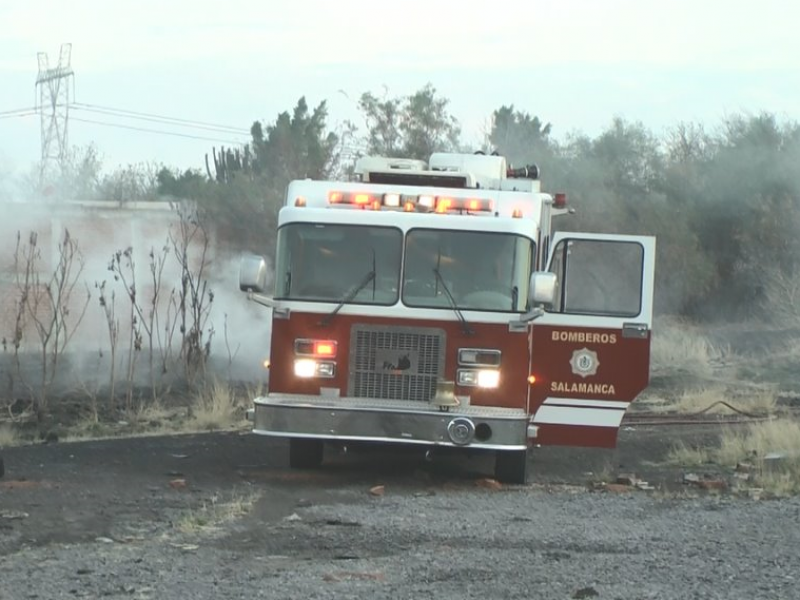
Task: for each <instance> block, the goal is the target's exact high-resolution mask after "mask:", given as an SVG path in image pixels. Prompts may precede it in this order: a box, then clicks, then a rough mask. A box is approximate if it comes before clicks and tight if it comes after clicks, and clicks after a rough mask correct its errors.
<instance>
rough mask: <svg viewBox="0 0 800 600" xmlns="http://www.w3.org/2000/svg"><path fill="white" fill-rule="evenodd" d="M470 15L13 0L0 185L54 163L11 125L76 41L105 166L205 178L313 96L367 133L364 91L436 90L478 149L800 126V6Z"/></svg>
mask: <svg viewBox="0 0 800 600" xmlns="http://www.w3.org/2000/svg"><path fill="white" fill-rule="evenodd" d="M474 6H475V7H474V8H467V3H465V2H463V1H460V2H451V1H449V0H439V1H438V2H435V3H434V2H431V1H430V0H423V1H420V0H403V1H402V2H377V1H376V0H372V1H361V0H339V1H338V2H337V1H333V2H332V1H330V0H304V1H303V2H296V1H295V2H286V1H284V0H270V1H269V2H263V1H259V2H256V1H252V0H227V1H226V2H224V3H219V2H214V3H211V2H202V1H199V0H193V1H192V2H188V1H186V0H170V2H163V0H137V1H135V2H129V1H127V0H118V1H116V2H107V3H105V2H98V1H96V0H92V1H89V0H71V1H70V2H63V1H62V0H28V1H27V2H24V3H23V2H19V1H18V0H0V175H2V174H3V173H21V172H23V171H26V170H28V169H30V168H31V167H32V166H33V165H34V164H35V163H36V162H37V161H38V159H39V157H40V154H41V140H40V134H41V123H40V117H39V115H37V114H28V115H27V116H13V117H7V116H5V115H8V114H10V111H16V110H19V109H26V108H31V107H35V106H36V104H37V102H38V98H37V88H36V85H35V82H36V77H37V69H38V67H37V53H39V52H44V53H46V54H47V55H48V60H49V65H50V66H54V65H55V64H57V63H58V55H59V51H60V48H61V45H62V44H65V43H69V44H71V45H72V46H71V67H72V69H73V70H74V78H73V79H72V83H73V84H74V86H73V87H72V88H71V90H70V91H71V92H72V100H73V101H74V102H76V103H80V105H84V106H83V107H80V106H79V105H78V104H76V105H74V106H73V107H72V108H71V109H70V110H69V118H70V121H69V124H68V128H67V133H68V141H69V144H70V145H71V146H86V145H88V144H94V145H95V146H96V147H97V148H98V150H99V152H100V155H101V157H102V160H103V165H104V167H105V169H108V170H113V169H115V168H118V167H120V166H125V165H129V164H134V165H135V164H143V163H158V164H164V165H166V166H170V167H173V168H178V169H187V168H203V164H204V156H205V154H206V153H210V151H211V149H212V147H217V148H219V147H220V146H221V145H225V146H230V145H232V144H237V143H243V142H246V141H247V139H248V135H247V131H248V130H249V128H250V125H251V124H252V123H253V122H254V121H262V122H264V123H269V122H272V121H274V120H275V118H276V117H277V115H278V114H279V113H280V112H283V111H285V110H291V109H292V108H293V107H294V105H295V104H296V103H297V101H298V99H299V98H300V97H301V96H305V97H306V99H307V101H308V102H309V104H310V105H311V106H316V105H317V104H318V103H319V102H321V101H323V100H325V101H327V103H328V108H329V125H330V127H331V128H332V129H335V128H336V126H337V125H338V124H339V123H341V122H342V121H343V120H345V119H350V120H354V121H356V122H360V121H359V113H358V111H357V108H356V102H357V99H358V97H359V96H360V94H362V93H363V92H366V91H371V92H373V93H376V94H382V93H384V92H386V91H388V93H389V94H390V95H391V96H401V95H407V94H411V93H413V92H415V91H417V90H418V89H420V88H422V87H423V86H424V85H425V84H427V83H431V84H432V85H433V86H434V87H435V88H436V90H437V92H438V93H439V94H440V95H441V96H443V97H446V98H448V99H449V101H450V110H451V113H452V114H453V115H454V116H455V117H456V118H457V119H458V120H459V121H460V123H461V125H462V130H463V139H464V141H466V142H474V143H475V144H476V145H477V144H478V143H479V142H480V140H481V138H482V135H483V133H484V132H485V131H486V129H487V127H488V124H489V119H490V117H491V113H492V111H493V110H494V109H496V108H498V107H500V106H502V105H509V104H513V105H514V106H515V107H516V108H518V109H520V110H524V111H527V112H529V113H531V114H534V115H537V116H539V117H540V118H541V119H542V120H543V121H545V122H549V123H551V124H552V126H553V135H554V136H555V137H556V138H563V137H564V136H566V135H568V134H570V133H571V132H583V133H587V134H590V135H596V134H597V133H599V132H600V131H602V130H603V128H604V127H607V126H608V125H609V124H610V123H611V120H612V119H613V118H614V117H615V116H621V117H624V118H625V119H628V120H631V121H640V122H642V123H643V124H644V125H645V126H647V127H649V128H651V129H652V130H653V131H654V132H655V133H657V134H658V133H661V132H664V131H666V130H667V129H669V128H670V127H673V126H675V125H677V124H678V123H679V122H685V121H692V122H702V123H705V124H706V125H707V126H710V127H713V126H717V125H719V124H721V121H722V120H723V119H724V118H725V117H726V116H729V115H731V114H734V113H742V112H745V113H758V112H761V111H768V112H771V113H775V114H776V115H777V116H778V117H779V118H783V119H798V118H800V35H797V33H796V29H797V23H798V22H800V4H797V3H794V2H791V1H789V0H787V1H777V0H761V1H760V2H746V3H745V2H731V1H730V0H727V1H719V0H703V1H702V2H701V1H699V0H692V1H687V0H673V1H672V2H657V3H656V2H644V1H642V0H605V1H604V2H597V1H590V0H547V1H545V0H527V1H518V0H506V1H505V2H503V3H496V2H493V3H489V2H480V3H476V4H475V5H474ZM121 111H135V112H138V113H145V114H148V115H154V116H163V117H167V118H169V119H184V120H186V121H189V122H192V123H194V126H193V127H175V126H174V125H167V124H166V123H164V122H156V121H145V120H141V119H138V120H134V119H126V118H122V117H121V116H120V112H121ZM45 112H46V113H47V111H46V110H45ZM4 113H5V115H4ZM89 121H95V122H94V123H92V122H89ZM98 122H102V123H104V124H100V123H98ZM199 123H206V124H215V125H224V126H225V127H226V128H227V129H226V131H219V130H211V129H209V128H207V127H206V128H201V127H199V126H198V124H199ZM109 124H111V125H109ZM112 125H113V126H112ZM120 125H124V126H125V127H138V128H140V129H142V128H145V129H155V130H158V131H159V133H154V132H145V131H139V130H134V129H125V128H122V127H119V126H120ZM167 131H169V132H172V133H179V134H181V136H195V137H203V138H208V139H195V138H194V137H180V136H177V135H168V134H166V133H164V132H167Z"/></svg>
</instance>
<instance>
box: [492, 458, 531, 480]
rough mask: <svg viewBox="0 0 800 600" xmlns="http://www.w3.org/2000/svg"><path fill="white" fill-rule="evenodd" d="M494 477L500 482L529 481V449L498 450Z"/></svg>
mask: <svg viewBox="0 0 800 600" xmlns="http://www.w3.org/2000/svg"><path fill="white" fill-rule="evenodd" d="M494 478H495V479H496V480H497V481H499V482H500V483H513V484H521V485H525V484H526V483H528V451H527V450H497V452H496V454H495V459H494Z"/></svg>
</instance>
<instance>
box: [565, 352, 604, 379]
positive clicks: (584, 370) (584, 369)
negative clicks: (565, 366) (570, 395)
mask: <svg viewBox="0 0 800 600" xmlns="http://www.w3.org/2000/svg"><path fill="white" fill-rule="evenodd" d="M569 364H570V365H572V372H573V373H575V375H580V376H581V377H588V376H589V375H595V374H596V373H597V367H598V366H599V365H600V361H599V360H597V352H595V351H594V350H589V349H588V348H581V349H580V350H575V352H573V353H572V359H571V360H570V361H569Z"/></svg>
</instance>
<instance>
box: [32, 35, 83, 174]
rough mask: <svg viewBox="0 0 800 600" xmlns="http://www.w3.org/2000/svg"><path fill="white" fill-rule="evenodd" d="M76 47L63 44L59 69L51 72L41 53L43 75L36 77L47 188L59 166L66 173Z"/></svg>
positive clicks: (44, 53) (39, 56)
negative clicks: (70, 97)
mask: <svg viewBox="0 0 800 600" xmlns="http://www.w3.org/2000/svg"><path fill="white" fill-rule="evenodd" d="M71 55H72V44H62V45H61V52H60V54H59V56H58V66H56V67H53V68H50V66H49V61H48V57H47V53H46V52H39V53H38V54H37V55H36V57H37V59H38V61H39V74H38V75H37V77H36V87H37V88H38V92H39V93H38V98H37V102H38V103H37V106H36V108H37V109H38V111H39V114H40V116H41V124H42V131H41V136H42V162H41V166H40V170H39V183H40V185H42V186H44V184H45V182H46V180H47V179H49V178H50V176H51V175H52V173H53V170H54V167H55V166H56V165H57V166H58V168H59V170H61V169H63V167H64V162H65V160H66V157H67V152H68V147H67V123H68V120H69V79H70V77H72V85H73V91H74V87H75V77H74V76H75V73H74V71H73V70H72V67H71V66H70V58H71Z"/></svg>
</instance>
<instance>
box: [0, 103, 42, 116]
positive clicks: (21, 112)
mask: <svg viewBox="0 0 800 600" xmlns="http://www.w3.org/2000/svg"><path fill="white" fill-rule="evenodd" d="M37 112H39V111H38V109H37V108H36V107H34V106H31V107H28V108H18V109H16V110H4V111H0V119H10V118H11V117H27V116H28V115H35V114H36V113H37Z"/></svg>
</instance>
